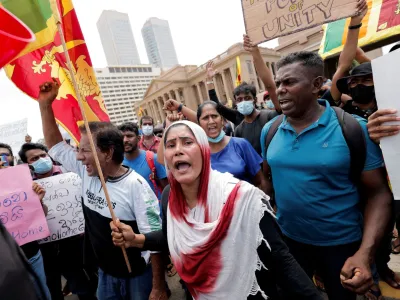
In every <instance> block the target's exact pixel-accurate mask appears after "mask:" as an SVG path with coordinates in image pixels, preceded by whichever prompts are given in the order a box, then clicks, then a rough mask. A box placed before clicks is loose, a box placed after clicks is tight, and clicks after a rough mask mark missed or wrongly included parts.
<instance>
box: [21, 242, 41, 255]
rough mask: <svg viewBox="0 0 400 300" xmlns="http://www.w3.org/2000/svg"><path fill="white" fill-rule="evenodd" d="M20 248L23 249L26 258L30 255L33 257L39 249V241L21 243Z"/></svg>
mask: <svg viewBox="0 0 400 300" xmlns="http://www.w3.org/2000/svg"><path fill="white" fill-rule="evenodd" d="M21 249H22V251H24V254H25V256H26V258H27V259H31V258H32V257H34V256H35V255H36V254H37V253H38V252H39V250H40V248H39V243H38V242H37V241H34V242H30V243H28V244H25V245H22V246H21Z"/></svg>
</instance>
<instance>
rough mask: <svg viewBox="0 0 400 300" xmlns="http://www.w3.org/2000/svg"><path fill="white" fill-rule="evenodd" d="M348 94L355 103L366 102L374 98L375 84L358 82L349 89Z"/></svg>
mask: <svg viewBox="0 0 400 300" xmlns="http://www.w3.org/2000/svg"><path fill="white" fill-rule="evenodd" d="M350 96H351V98H352V99H353V101H354V102H356V103H360V104H368V103H370V102H372V101H374V100H375V86H373V85H371V86H366V85H363V84H359V85H357V86H356V87H354V88H352V89H350Z"/></svg>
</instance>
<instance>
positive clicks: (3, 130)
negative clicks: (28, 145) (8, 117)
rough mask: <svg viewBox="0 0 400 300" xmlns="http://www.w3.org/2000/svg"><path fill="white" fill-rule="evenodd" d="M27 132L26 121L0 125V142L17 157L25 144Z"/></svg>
mask: <svg viewBox="0 0 400 300" xmlns="http://www.w3.org/2000/svg"><path fill="white" fill-rule="evenodd" d="M27 130H28V119H23V120H19V121H16V122H12V123H7V124H3V125H0V141H1V142H2V143H6V144H8V145H10V147H11V149H12V150H13V152H14V155H17V154H18V151H19V150H20V149H21V146H22V145H23V144H24V143H25V136H26V134H27Z"/></svg>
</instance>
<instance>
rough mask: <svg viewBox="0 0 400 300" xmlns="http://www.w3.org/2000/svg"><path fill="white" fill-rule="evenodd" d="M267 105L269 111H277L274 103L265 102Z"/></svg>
mask: <svg viewBox="0 0 400 300" xmlns="http://www.w3.org/2000/svg"><path fill="white" fill-rule="evenodd" d="M265 103H266V104H267V108H269V109H275V106H274V103H272V101H271V100H268V101H267V102H265Z"/></svg>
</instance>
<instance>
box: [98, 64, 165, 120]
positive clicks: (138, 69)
mask: <svg viewBox="0 0 400 300" xmlns="http://www.w3.org/2000/svg"><path fill="white" fill-rule="evenodd" d="M159 75H160V69H158V68H154V67H153V66H151V65H133V66H132V65H131V66H110V67H106V68H101V69H96V77H97V82H98V83H99V85H100V89H101V92H102V93H103V98H104V102H105V105H106V108H107V111H108V115H109V116H110V120H111V122H113V123H114V124H116V125H120V124H122V123H124V122H138V118H137V116H136V113H135V109H136V106H135V105H136V102H138V101H141V100H143V96H144V94H145V93H146V90H147V88H148V86H149V85H150V82H151V81H152V80H153V78H155V77H157V76H159Z"/></svg>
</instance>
